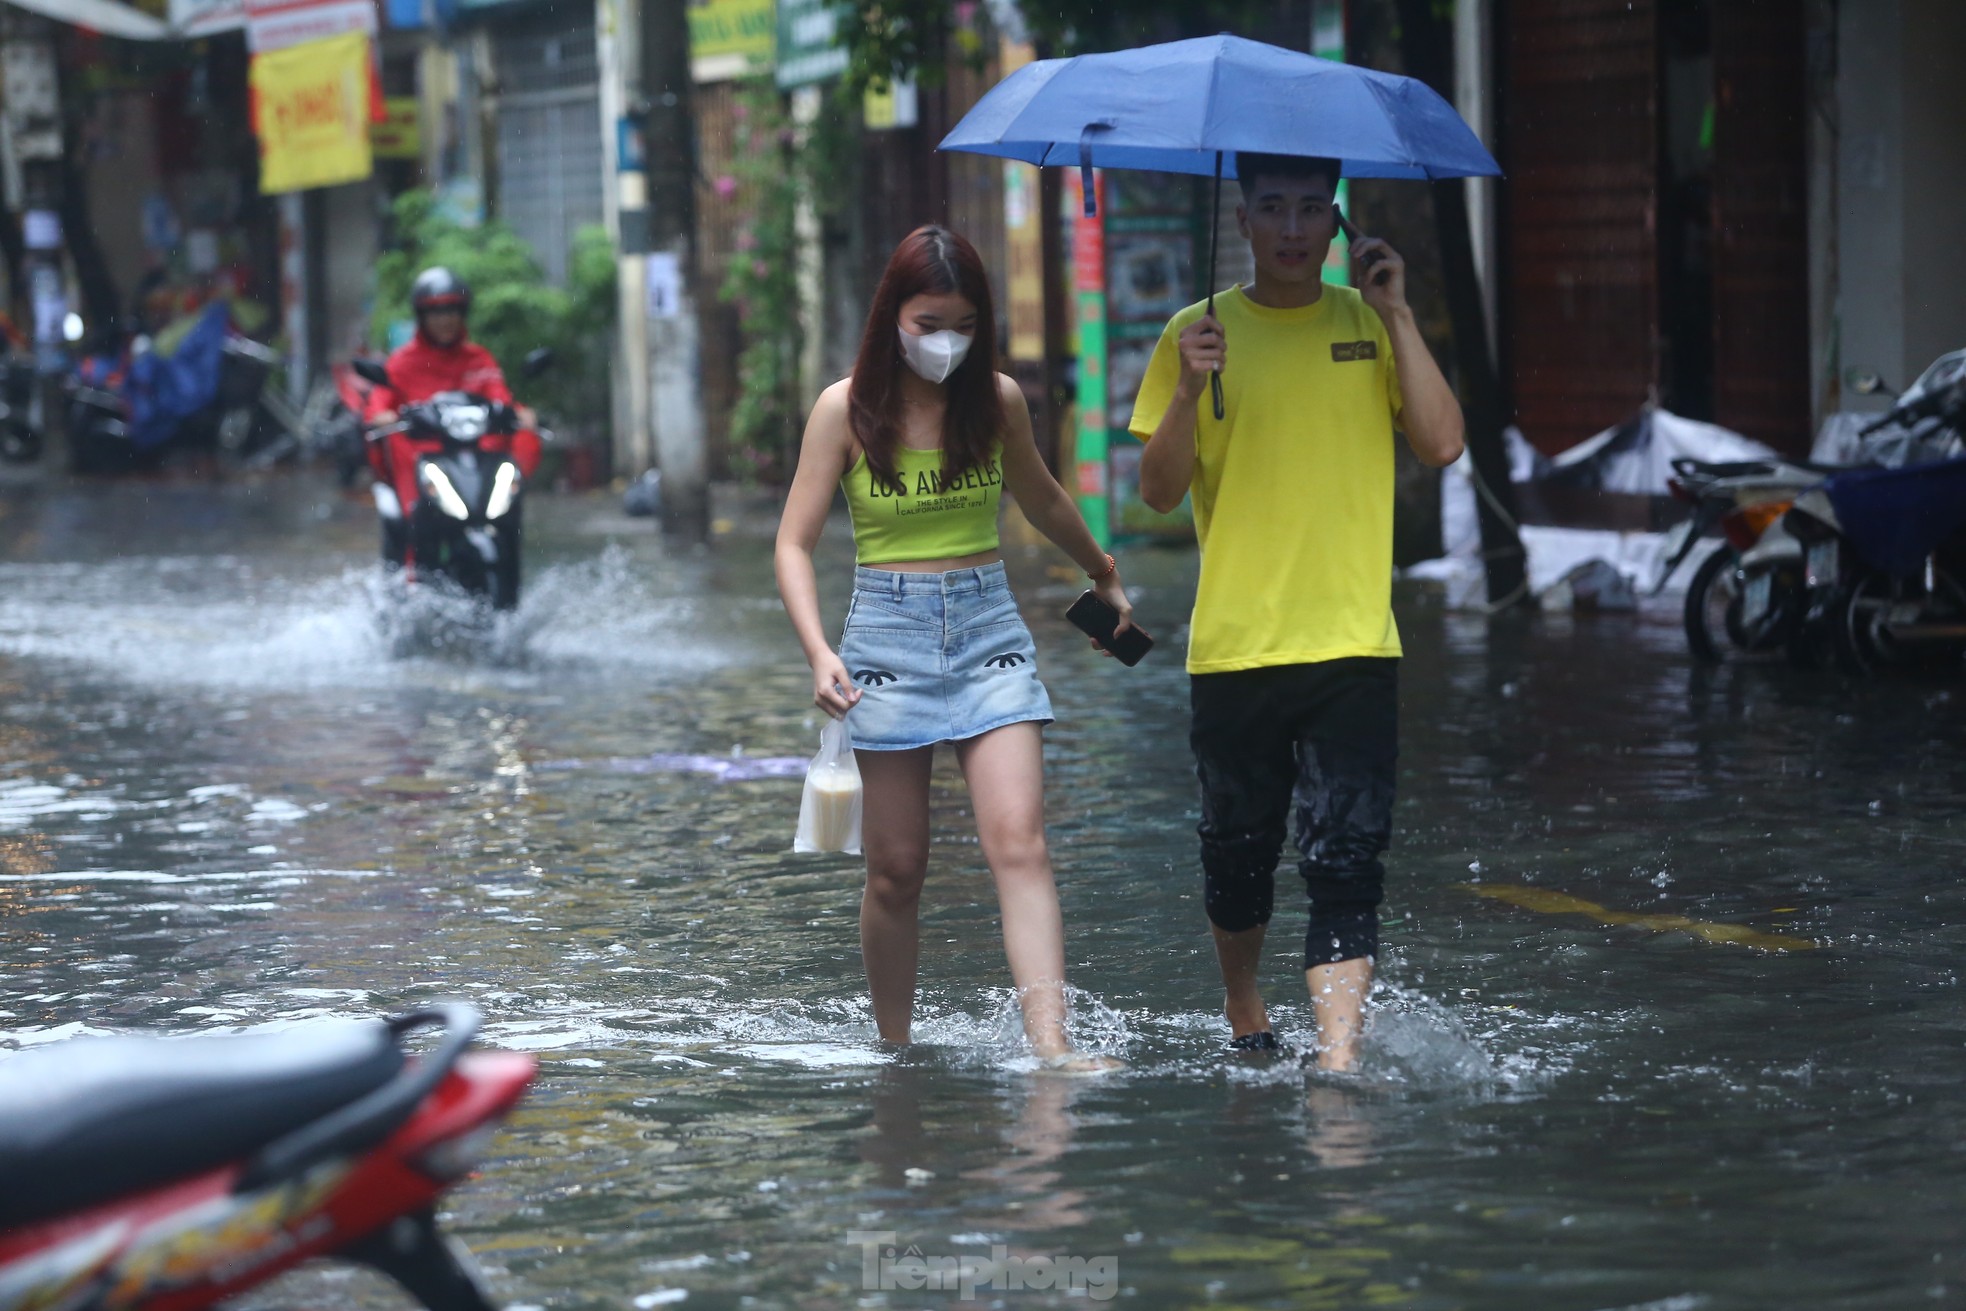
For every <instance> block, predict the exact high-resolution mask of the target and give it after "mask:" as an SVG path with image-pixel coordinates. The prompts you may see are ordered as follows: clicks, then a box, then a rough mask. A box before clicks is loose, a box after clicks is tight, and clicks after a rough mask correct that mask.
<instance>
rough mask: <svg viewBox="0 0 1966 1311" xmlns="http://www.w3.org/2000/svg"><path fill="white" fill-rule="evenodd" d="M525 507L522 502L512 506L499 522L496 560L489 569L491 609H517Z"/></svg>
mask: <svg viewBox="0 0 1966 1311" xmlns="http://www.w3.org/2000/svg"><path fill="white" fill-rule="evenodd" d="M524 508H525V507H524V505H523V504H520V505H515V506H513V507H512V509H511V512H510V513H508V514H507V515H506V517H505V519H504V521H503V522H502V523H500V524H499V529H498V532H499V551H498V562H497V563H496V564H494V565H492V567H491V569H490V570H489V571H488V572H489V573H490V574H491V579H490V582H491V597H492V609H494V610H516V609H518V607H519V555H520V547H521V545H522V544H523V543H524V541H525V521H524V520H523V519H521V518H520V515H521V513H522V512H523V510H524Z"/></svg>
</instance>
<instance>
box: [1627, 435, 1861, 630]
mask: <svg viewBox="0 0 1966 1311" xmlns="http://www.w3.org/2000/svg"><path fill="white" fill-rule="evenodd" d="M1673 470H1674V473H1675V475H1676V476H1675V477H1674V478H1673V479H1672V481H1671V483H1670V484H1669V486H1670V488H1671V490H1672V494H1673V495H1674V496H1675V497H1677V498H1679V499H1680V500H1682V501H1686V502H1689V503H1690V504H1691V505H1692V506H1693V514H1692V516H1691V517H1690V518H1688V519H1686V520H1684V521H1683V522H1681V523H1680V524H1679V525H1678V526H1677V527H1676V528H1675V529H1674V530H1673V535H1672V536H1670V537H1668V539H1667V542H1666V564H1665V567H1664V568H1663V569H1662V570H1661V571H1660V574H1659V580H1660V586H1661V587H1663V586H1664V583H1665V580H1666V579H1667V578H1669V577H1671V576H1672V573H1673V571H1674V570H1676V569H1677V568H1678V567H1679V565H1680V564H1681V562H1682V561H1684V560H1685V559H1686V558H1687V557H1688V556H1689V555H1691V554H1692V552H1693V550H1694V548H1695V547H1697V546H1698V545H1699V544H1700V543H1701V541H1703V540H1704V539H1705V535H1706V534H1707V532H1708V531H1709V530H1711V529H1712V528H1714V527H1715V526H1716V525H1717V526H1718V527H1719V528H1720V530H1721V534H1722V536H1723V537H1724V538H1725V541H1723V542H1722V544H1721V545H1720V546H1719V547H1718V548H1716V549H1715V550H1714V551H1713V553H1712V554H1710V555H1708V556H1707V558H1706V559H1705V560H1703V561H1701V563H1700V567H1699V568H1698V569H1697V570H1696V571H1694V574H1693V580H1692V582H1691V583H1689V584H1688V585H1687V588H1686V605H1685V611H1684V619H1685V624H1686V643H1687V645H1688V646H1689V647H1690V648H1691V649H1692V652H1693V655H1694V658H1695V659H1698V660H1702V661H1705V662H1707V663H1709V664H1720V663H1722V662H1725V661H1728V660H1738V659H1743V658H1747V657H1754V656H1772V655H1776V654H1779V653H1781V652H1784V651H1790V652H1791V653H1792V654H1795V653H1798V652H1799V651H1800V650H1801V648H1800V647H1797V646H1795V644H1796V643H1798V642H1799V641H1800V639H1801V637H1802V632H1803V621H1804V618H1805V617H1806V615H1807V612H1808V596H1807V589H1806V588H1805V587H1804V584H1803V551H1802V544H1801V543H1800V542H1798V541H1797V540H1796V539H1795V538H1794V537H1793V536H1792V535H1791V534H1790V533H1789V532H1788V531H1786V530H1785V529H1784V528H1783V527H1782V517H1783V515H1784V514H1786V513H1787V511H1788V509H1789V507H1790V506H1791V505H1792V504H1793V503H1794V501H1795V498H1796V496H1797V494H1798V493H1800V492H1801V491H1802V490H1803V489H1805V488H1808V487H1813V486H1815V485H1816V484H1817V483H1819V482H1821V481H1822V479H1823V475H1824V473H1825V472H1826V470H1824V469H1822V468H1819V467H1817V466H1815V465H1811V464H1808V463H1806V462H1802V461H1790V460H1749V461H1740V462H1733V463H1709V462H1706V461H1701V460H1691V459H1678V460H1674V461H1673ZM1656 590H1657V589H1655V591H1656Z"/></svg>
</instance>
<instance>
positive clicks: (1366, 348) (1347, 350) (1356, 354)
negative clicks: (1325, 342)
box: [1331, 341, 1379, 364]
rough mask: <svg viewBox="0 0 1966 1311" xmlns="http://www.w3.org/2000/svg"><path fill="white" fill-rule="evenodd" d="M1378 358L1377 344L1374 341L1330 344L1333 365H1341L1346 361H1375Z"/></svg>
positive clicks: (1335, 342)
mask: <svg viewBox="0 0 1966 1311" xmlns="http://www.w3.org/2000/svg"><path fill="white" fill-rule="evenodd" d="M1378 358H1379V343H1378V342H1376V341H1334V342H1332V343H1331V359H1332V362H1333V363H1336V364H1343V363H1345V362H1346V361H1348V360H1376V359H1378Z"/></svg>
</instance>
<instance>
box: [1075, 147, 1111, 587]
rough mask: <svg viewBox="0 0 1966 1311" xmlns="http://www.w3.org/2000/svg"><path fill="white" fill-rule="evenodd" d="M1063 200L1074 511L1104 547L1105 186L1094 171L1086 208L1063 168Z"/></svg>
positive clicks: (1107, 520)
mask: <svg viewBox="0 0 1966 1311" xmlns="http://www.w3.org/2000/svg"><path fill="white" fill-rule="evenodd" d="M1065 176H1066V178H1067V182H1066V184H1065V187H1064V194H1065V200H1066V203H1067V204H1069V205H1070V206H1071V207H1072V209H1071V213H1072V285H1073V286H1074V287H1075V288H1076V289H1077V295H1076V300H1077V302H1078V328H1079V389H1078V412H1079V424H1078V440H1077V442H1076V443H1075V445H1074V448H1073V454H1074V455H1075V456H1077V480H1078V487H1077V492H1078V502H1079V513H1081V514H1083V515H1084V516H1085V526H1086V527H1087V528H1090V529H1091V530H1092V536H1093V537H1094V538H1095V539H1096V540H1097V541H1098V543H1099V546H1100V548H1101V549H1102V550H1103V549H1105V548H1106V547H1108V546H1110V545H1112V541H1113V523H1112V500H1111V497H1110V495H1109V494H1108V488H1107V478H1108V469H1107V454H1108V449H1109V447H1110V446H1111V440H1110V434H1109V433H1108V432H1107V429H1106V410H1107V403H1106V402H1107V396H1106V230H1105V218H1104V215H1105V209H1106V207H1105V205H1104V203H1103V197H1104V194H1105V187H1104V186H1102V185H1101V179H1100V178H1099V176H1098V175H1097V174H1094V175H1093V179H1092V194H1093V196H1094V198H1095V200H1096V201H1098V202H1100V203H1097V204H1095V206H1094V208H1095V210H1096V211H1097V212H1095V213H1092V214H1088V213H1086V212H1085V211H1086V205H1085V192H1084V187H1083V184H1082V183H1081V182H1080V180H1079V175H1078V174H1077V173H1076V172H1067V173H1066V175H1065Z"/></svg>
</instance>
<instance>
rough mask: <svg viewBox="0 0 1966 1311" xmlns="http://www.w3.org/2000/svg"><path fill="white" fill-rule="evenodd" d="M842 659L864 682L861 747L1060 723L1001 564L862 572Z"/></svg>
mask: <svg viewBox="0 0 1966 1311" xmlns="http://www.w3.org/2000/svg"><path fill="white" fill-rule="evenodd" d="M840 660H841V661H842V662H843V663H844V664H845V665H846V671H847V676H848V677H849V678H851V679H852V680H853V682H854V686H856V687H858V688H859V689H860V701H859V702H858V704H856V705H855V706H854V708H853V710H852V711H851V713H849V714H848V715H847V720H846V725H847V729H848V731H849V732H850V733H851V734H852V735H853V745H854V746H855V747H856V748H858V749H860V750H862V751H910V750H913V749H914V748H916V747H925V746H930V745H932V744H934V743H936V742H960V741H962V740H963V739H964V738H971V737H975V736H977V735H978V734H979V733H987V732H989V731H990V730H991V729H993V728H1002V727H1003V726H1004V725H1005V724H1021V723H1027V722H1029V723H1039V724H1049V723H1050V722H1051V721H1052V714H1051V698H1050V696H1049V695H1047V694H1046V692H1045V690H1044V684H1043V683H1040V682H1039V681H1038V653H1037V649H1036V648H1035V647H1034V646H1033V645H1032V643H1031V630H1030V629H1028V628H1026V627H1025V626H1024V620H1023V617H1022V616H1020V615H1019V614H1018V613H1017V600H1016V598H1015V597H1013V596H1011V594H1010V584H1009V582H1007V581H1006V580H1005V577H1004V567H1003V565H1002V564H1001V563H997V564H986V565H983V566H981V567H979V568H975V569H952V570H950V571H949V572H948V573H942V574H910V573H895V572H893V571H890V570H886V569H866V568H860V569H855V570H854V573H853V604H852V605H851V606H850V607H849V608H848V610H847V615H846V632H845V633H844V634H843V635H842V636H841V638H840Z"/></svg>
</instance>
